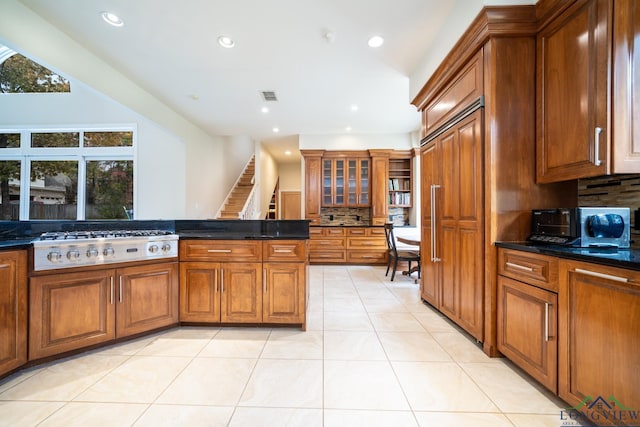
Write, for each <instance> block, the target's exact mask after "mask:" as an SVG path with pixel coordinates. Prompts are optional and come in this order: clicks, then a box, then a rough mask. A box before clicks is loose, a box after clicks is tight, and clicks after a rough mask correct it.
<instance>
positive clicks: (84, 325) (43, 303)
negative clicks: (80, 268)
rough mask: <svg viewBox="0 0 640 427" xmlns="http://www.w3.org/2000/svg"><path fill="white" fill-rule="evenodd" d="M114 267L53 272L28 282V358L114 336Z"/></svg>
mask: <svg viewBox="0 0 640 427" xmlns="http://www.w3.org/2000/svg"><path fill="white" fill-rule="evenodd" d="M116 292H117V290H116V284H115V270H113V269H110V270H97V271H86V272H80V273H56V274H52V275H46V276H38V277H32V278H31V279H30V283H29V307H30V312H29V360H34V359H40V358H42V357H46V356H53V355H56V354H59V353H64V352H66V351H70V350H75V349H79V348H83V347H88V346H91V345H95V344H99V343H104V342H108V341H111V340H113V339H115V337H116V322H115V315H116V304H117V299H118V295H117V293H116Z"/></svg>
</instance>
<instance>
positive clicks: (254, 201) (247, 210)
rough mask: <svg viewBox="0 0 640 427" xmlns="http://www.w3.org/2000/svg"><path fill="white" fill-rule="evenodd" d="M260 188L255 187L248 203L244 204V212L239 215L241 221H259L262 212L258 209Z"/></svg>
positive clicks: (248, 198)
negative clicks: (258, 189)
mask: <svg viewBox="0 0 640 427" xmlns="http://www.w3.org/2000/svg"><path fill="white" fill-rule="evenodd" d="M257 188H258V186H257V185H255V184H254V185H253V187H252V188H251V192H250V193H249V197H247V201H246V202H245V203H244V206H243V208H242V210H241V211H240V212H239V213H238V218H239V219H258V216H259V215H260V211H259V209H258V199H259V198H258V191H256V189H257Z"/></svg>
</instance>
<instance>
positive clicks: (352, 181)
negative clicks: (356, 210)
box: [322, 152, 371, 207]
mask: <svg viewBox="0 0 640 427" xmlns="http://www.w3.org/2000/svg"><path fill="white" fill-rule="evenodd" d="M329 155H333V156H335V157H330V156H329ZM347 156H348V157H347ZM366 156H367V157H357V155H356V154H350V153H348V152H331V153H327V154H326V155H325V157H324V158H323V159H322V206H323V207H369V206H370V205H371V200H370V196H369V194H370V189H369V187H370V185H369V179H370V178H369V176H370V172H371V166H370V165H371V159H370V158H369V157H368V154H367V155H366Z"/></svg>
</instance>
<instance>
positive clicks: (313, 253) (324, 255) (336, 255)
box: [309, 249, 347, 264]
mask: <svg viewBox="0 0 640 427" xmlns="http://www.w3.org/2000/svg"><path fill="white" fill-rule="evenodd" d="M309 262H311V263H313V264H325V263H326V264H344V263H345V262H347V252H346V251H344V250H343V251H329V250H322V249H319V250H314V249H311V250H310V252H309Z"/></svg>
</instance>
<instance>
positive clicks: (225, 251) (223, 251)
mask: <svg viewBox="0 0 640 427" xmlns="http://www.w3.org/2000/svg"><path fill="white" fill-rule="evenodd" d="M207 252H209V253H210V254H230V253H231V249H207Z"/></svg>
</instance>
